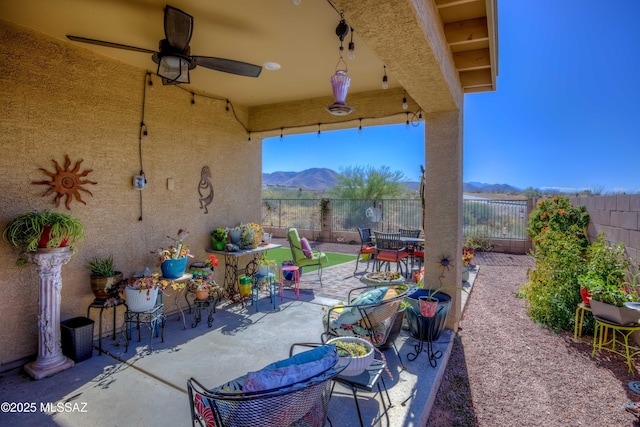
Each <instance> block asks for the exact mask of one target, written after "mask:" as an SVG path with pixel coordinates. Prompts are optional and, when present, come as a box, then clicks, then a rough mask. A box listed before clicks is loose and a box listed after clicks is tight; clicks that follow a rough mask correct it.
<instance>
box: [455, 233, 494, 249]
mask: <svg viewBox="0 0 640 427" xmlns="http://www.w3.org/2000/svg"><path fill="white" fill-rule="evenodd" d="M462 246H463V247H465V248H471V249H473V250H474V251H476V252H490V251H491V250H492V249H493V244H492V243H491V239H490V238H489V237H487V236H467V238H466V239H465V240H464V242H463V243H462Z"/></svg>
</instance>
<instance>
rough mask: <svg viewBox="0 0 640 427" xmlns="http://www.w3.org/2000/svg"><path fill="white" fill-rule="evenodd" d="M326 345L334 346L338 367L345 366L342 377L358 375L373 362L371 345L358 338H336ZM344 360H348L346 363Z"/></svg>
mask: <svg viewBox="0 0 640 427" xmlns="http://www.w3.org/2000/svg"><path fill="white" fill-rule="evenodd" d="M327 344H335V345H336V352H337V353H338V356H340V361H339V362H338V363H339V364H340V365H342V366H344V365H347V367H346V368H344V370H343V371H342V372H341V375H344V376H355V375H360V374H361V373H363V372H364V370H365V369H367V368H368V367H369V365H371V362H373V357H374V354H373V345H372V344H371V343H370V342H369V341H367V340H365V339H362V338H358V337H336V338H331V339H330V340H328V341H327ZM346 359H350V360H349V361H347V360H346Z"/></svg>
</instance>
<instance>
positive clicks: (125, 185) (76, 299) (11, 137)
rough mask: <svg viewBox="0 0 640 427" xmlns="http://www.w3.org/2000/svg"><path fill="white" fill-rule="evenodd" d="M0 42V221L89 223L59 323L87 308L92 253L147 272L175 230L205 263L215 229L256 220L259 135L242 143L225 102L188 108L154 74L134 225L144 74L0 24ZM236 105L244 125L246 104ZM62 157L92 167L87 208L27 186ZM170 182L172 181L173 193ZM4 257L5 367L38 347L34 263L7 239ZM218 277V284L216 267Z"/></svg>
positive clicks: (65, 274)
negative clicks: (35, 218) (48, 214)
mask: <svg viewBox="0 0 640 427" xmlns="http://www.w3.org/2000/svg"><path fill="white" fill-rule="evenodd" d="M0 40H2V41H1V42H0V58H2V59H3V72H2V73H0V100H1V105H2V120H1V121H0V150H1V152H2V155H1V156H0V168H1V170H2V177H3V178H2V180H0V227H1V228H4V227H5V226H6V224H7V223H8V222H9V221H10V220H11V219H13V218H14V217H15V216H16V215H17V214H20V213H23V212H26V211H29V210H32V209H37V210H41V209H52V210H55V211H60V212H68V213H71V214H72V215H75V216H77V217H78V218H79V219H81V220H82V222H83V223H84V226H85V231H86V238H85V241H84V242H83V243H81V244H80V245H79V252H78V253H77V254H76V255H75V256H74V257H73V258H72V259H71V261H70V262H69V263H68V264H67V265H65V266H63V268H62V281H63V287H62V306H61V319H63V320H64V319H67V318H71V317H75V316H85V315H86V309H87V306H88V305H89V304H90V303H91V301H92V300H93V296H92V293H91V289H90V285H89V271H88V269H87V267H86V264H87V262H88V261H89V260H90V259H92V258H93V257H94V256H107V255H109V254H113V257H114V259H115V263H116V266H117V268H118V269H119V270H121V271H122V272H123V273H124V274H125V276H129V275H131V274H133V273H134V272H136V271H139V270H141V269H142V268H143V267H145V266H149V267H150V268H155V267H156V266H155V261H156V258H155V256H154V255H152V254H151V251H153V250H155V249H157V248H159V247H161V246H164V247H166V246H167V245H168V244H170V241H169V240H168V239H167V238H166V236H167V235H175V234H176V233H177V231H178V229H180V228H184V229H187V230H189V231H190V232H191V235H190V236H189V237H188V238H187V240H186V243H187V244H188V245H189V246H190V248H191V250H192V253H194V255H195V257H196V259H201V260H204V259H205V257H206V253H205V248H206V247H208V246H210V243H209V232H210V230H211V229H213V228H215V227H218V226H222V227H225V226H231V225H235V224H237V223H239V222H247V221H259V218H260V185H261V157H262V146H261V144H262V142H261V140H259V139H258V138H252V141H250V142H249V141H247V135H246V133H245V131H244V129H243V127H242V126H241V125H240V124H239V123H238V122H237V121H236V119H235V118H234V116H233V114H232V113H231V112H227V111H225V105H226V103H225V102H224V101H218V100H213V99H207V98H204V97H198V96H196V98H195V101H196V102H195V104H192V103H191V99H192V97H191V94H190V93H187V92H185V91H184V90H181V89H180V88H178V87H175V86H163V85H162V84H161V82H160V81H159V80H158V78H157V77H155V76H154V78H153V83H154V84H153V85H152V86H146V103H145V119H144V121H145V123H146V125H147V127H148V136H147V137H145V138H144V140H143V142H142V160H143V165H142V166H143V169H144V172H145V175H146V177H147V180H148V185H147V188H146V189H145V190H144V191H142V215H143V219H142V221H139V216H140V198H139V196H140V193H139V192H138V191H136V190H134V189H133V187H132V176H133V175H136V174H138V172H139V171H140V159H139V156H138V134H139V125H140V121H141V114H142V101H143V88H144V78H145V74H146V70H142V69H137V68H133V67H130V66H127V65H124V64H122V63H119V62H116V61H112V60H109V59H107V58H105V57H102V56H98V55H96V54H94V53H92V52H90V51H89V50H86V49H82V48H80V47H76V46H73V45H71V44H70V43H65V42H61V41H58V40H55V39H52V38H49V37H45V36H43V35H41V34H39V33H34V32H32V31H30V30H26V29H23V28H20V27H16V26H14V25H13V24H10V23H7V22H3V21H0ZM132 54H134V53H132ZM187 87H188V86H187ZM232 101H233V100H232ZM235 107H236V112H237V114H238V116H239V117H240V118H241V119H242V120H244V121H245V122H246V115H247V109H246V108H243V107H242V106H238V105H236V106H235ZM65 154H68V155H69V157H70V159H71V162H72V163H71V166H72V167H73V166H74V165H75V162H77V161H78V160H81V159H83V160H84V161H83V162H82V164H81V167H80V170H85V169H93V171H92V172H91V173H90V174H89V175H88V176H87V179H89V180H93V181H97V183H98V184H97V185H85V186H84V187H85V188H86V189H88V190H89V191H91V192H92V193H93V196H91V195H89V194H87V193H81V196H82V198H83V199H84V200H85V201H86V205H84V204H82V203H80V202H78V201H77V200H74V201H73V202H72V204H71V210H70V211H67V210H66V209H65V207H64V200H63V203H62V204H61V206H60V207H59V208H56V207H55V205H54V204H53V196H52V195H49V196H46V197H42V194H43V193H44V192H45V191H46V190H47V188H48V186H42V185H33V184H31V182H32V181H39V180H47V179H49V178H48V177H47V176H46V175H45V174H44V173H43V172H42V171H40V170H39V168H44V169H46V170H48V171H51V172H53V171H54V170H55V168H54V164H53V162H52V159H53V160H56V161H57V162H58V163H59V164H60V165H61V166H64V156H65ZM205 165H208V166H209V167H210V168H211V171H212V175H213V176H212V179H211V181H212V183H213V187H214V190H215V197H214V200H213V203H212V204H211V205H210V206H209V213H208V214H205V213H204V211H203V210H202V209H200V204H199V200H198V199H199V197H200V196H199V194H198V183H199V181H200V171H201V168H202V167H203V166H205ZM168 178H173V180H174V183H175V188H174V190H172V191H171V190H169V189H168V188H167V179H168ZM0 262H1V265H2V274H0V342H1V343H2V345H1V346H0V369H2V365H6V364H7V363H10V362H12V361H16V360H19V359H22V358H25V357H30V356H32V355H35V354H36V352H37V342H38V341H37V308H38V276H37V273H36V269H35V267H34V266H28V267H25V268H19V267H16V266H15V264H14V262H15V254H14V252H13V251H12V247H11V246H10V245H8V244H6V243H4V242H2V243H1V244H0ZM216 273H217V276H218V280H220V281H222V277H223V273H224V269H223V268H219V269H218V270H217V272H216ZM96 313H97V312H96ZM109 315H110V313H109ZM92 317H93V318H94V319H95V318H96V317H95V314H94V315H93V316H92ZM119 318H120V319H121V318H122V315H121V314H119ZM107 319H108V318H107ZM109 323H110V322H109V321H105V322H104V326H105V327H107V326H108V325H109ZM96 330H97V328H96ZM107 330H108V329H107Z"/></svg>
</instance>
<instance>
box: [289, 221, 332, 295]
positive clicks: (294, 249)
mask: <svg viewBox="0 0 640 427" xmlns="http://www.w3.org/2000/svg"><path fill="white" fill-rule="evenodd" d="M287 240H288V241H289V246H290V248H291V255H292V256H293V262H294V264H295V265H296V266H298V267H311V266H318V277H319V280H320V287H322V266H323V265H324V264H327V263H328V262H329V258H327V255H326V254H325V253H324V252H320V251H315V250H313V249H311V247H304V248H303V245H302V241H301V240H302V239H300V235H299V234H298V230H297V229H296V228H290V229H288V230H287Z"/></svg>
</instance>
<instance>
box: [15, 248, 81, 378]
mask: <svg viewBox="0 0 640 427" xmlns="http://www.w3.org/2000/svg"><path fill="white" fill-rule="evenodd" d="M72 255H73V252H71V250H70V249H69V248H59V249H38V251H37V252H30V253H29V254H28V256H29V262H31V263H33V264H36V267H37V269H38V276H39V277H40V285H39V298H38V330H39V334H38V335H39V340H38V357H37V358H36V360H35V361H34V362H30V363H27V364H26V365H25V366H24V370H25V371H27V373H28V374H29V375H31V376H32V377H33V378H34V379H36V380H39V379H42V378H45V377H48V376H51V375H53V374H57V373H58V372H60V371H64V370H65V369H68V368H71V367H73V365H74V362H73V360H71V359H69V358H67V357H66V356H65V355H63V354H62V344H61V343H60V290H61V289H62V278H61V276H60V269H61V268H62V266H63V265H64V264H66V263H68V262H69V260H70V259H71V256H72Z"/></svg>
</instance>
